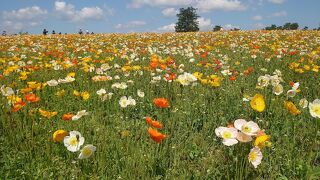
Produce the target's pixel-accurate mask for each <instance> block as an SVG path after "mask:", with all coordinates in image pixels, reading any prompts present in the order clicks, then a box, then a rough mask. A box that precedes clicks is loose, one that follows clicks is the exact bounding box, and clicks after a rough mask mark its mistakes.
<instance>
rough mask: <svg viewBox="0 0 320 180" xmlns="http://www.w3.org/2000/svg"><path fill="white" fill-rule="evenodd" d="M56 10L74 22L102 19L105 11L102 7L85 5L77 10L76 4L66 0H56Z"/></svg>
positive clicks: (61, 15)
mask: <svg viewBox="0 0 320 180" xmlns="http://www.w3.org/2000/svg"><path fill="white" fill-rule="evenodd" d="M54 5H55V11H56V12H57V13H58V16H59V17H60V18H62V19H66V20H69V21H73V22H79V21H84V20H88V19H96V20H97V19H102V18H103V15H104V12H103V10H102V9H101V8H100V7H97V6H96V7H84V8H82V9H81V10H76V9H75V7H74V5H72V4H67V3H66V2H64V1H56V2H55V3H54Z"/></svg>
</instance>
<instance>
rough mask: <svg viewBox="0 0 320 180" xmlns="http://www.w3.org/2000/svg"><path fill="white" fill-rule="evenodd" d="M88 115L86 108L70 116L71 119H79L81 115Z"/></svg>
mask: <svg viewBox="0 0 320 180" xmlns="http://www.w3.org/2000/svg"><path fill="white" fill-rule="evenodd" d="M86 115H89V113H88V112H87V111H86V110H82V111H78V112H77V114H76V115H74V116H72V121H76V120H79V119H80V118H81V117H82V116H86Z"/></svg>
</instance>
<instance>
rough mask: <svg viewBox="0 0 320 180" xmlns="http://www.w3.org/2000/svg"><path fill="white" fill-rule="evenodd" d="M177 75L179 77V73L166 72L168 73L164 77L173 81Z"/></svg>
mask: <svg viewBox="0 0 320 180" xmlns="http://www.w3.org/2000/svg"><path fill="white" fill-rule="evenodd" d="M176 77H177V74H175V73H170V74H166V75H165V76H164V78H166V80H167V81H172V80H174V79H175V78H176Z"/></svg>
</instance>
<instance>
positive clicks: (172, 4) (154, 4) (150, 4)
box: [128, 0, 193, 8]
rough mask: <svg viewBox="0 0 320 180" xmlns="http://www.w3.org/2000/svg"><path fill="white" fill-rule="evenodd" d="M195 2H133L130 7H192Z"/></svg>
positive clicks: (179, 0)
mask: <svg viewBox="0 0 320 180" xmlns="http://www.w3.org/2000/svg"><path fill="white" fill-rule="evenodd" d="M192 2H193V0H132V3H131V4H129V5H128V7H131V8H140V7H142V6H144V5H148V6H185V5H190V4H191V3H192Z"/></svg>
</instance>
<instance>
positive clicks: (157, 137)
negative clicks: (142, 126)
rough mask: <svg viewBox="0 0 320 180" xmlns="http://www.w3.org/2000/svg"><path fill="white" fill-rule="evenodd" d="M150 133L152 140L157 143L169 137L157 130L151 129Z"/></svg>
mask: <svg viewBox="0 0 320 180" xmlns="http://www.w3.org/2000/svg"><path fill="white" fill-rule="evenodd" d="M148 133H149V135H150V137H151V139H153V140H154V141H156V142H157V143H160V142H161V141H162V140H163V139H165V138H166V137H167V136H166V135H164V134H162V133H160V132H158V131H157V130H155V129H152V128H149V129H148Z"/></svg>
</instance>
